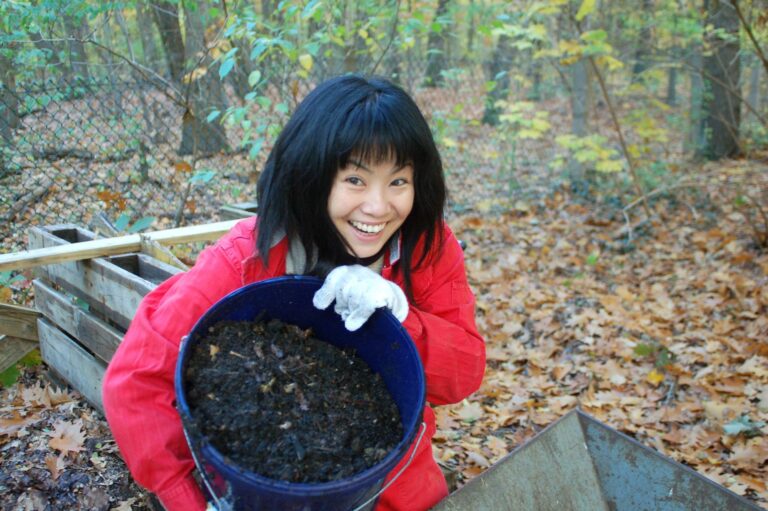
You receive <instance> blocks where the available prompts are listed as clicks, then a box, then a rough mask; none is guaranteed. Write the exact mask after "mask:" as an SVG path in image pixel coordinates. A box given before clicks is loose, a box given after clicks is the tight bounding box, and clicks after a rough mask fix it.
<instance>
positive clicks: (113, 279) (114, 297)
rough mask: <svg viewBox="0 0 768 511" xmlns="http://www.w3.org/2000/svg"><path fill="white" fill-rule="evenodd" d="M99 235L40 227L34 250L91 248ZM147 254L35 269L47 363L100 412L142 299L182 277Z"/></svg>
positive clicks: (33, 231) (31, 242)
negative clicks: (114, 361)
mask: <svg viewBox="0 0 768 511" xmlns="http://www.w3.org/2000/svg"><path fill="white" fill-rule="evenodd" d="M95 237H96V235H95V234H94V233H93V232H91V231H88V230H86V229H82V228H80V227H78V226H76V225H69V224H67V225H57V226H49V227H35V228H32V229H30V232H29V246H30V247H33V248H35V249H40V248H48V247H63V246H67V245H68V244H74V243H88V242H89V240H93V239H95ZM181 271H182V270H180V269H179V268H176V267H174V266H171V265H169V264H166V263H164V262H161V261H159V260H157V259H155V258H153V257H150V256H148V255H146V254H120V255H116V256H111V257H103V258H96V259H90V260H77V261H63V262H60V263H56V264H49V265H46V266H41V267H38V268H36V269H35V272H34V273H35V277H36V278H35V280H34V282H33V285H34V288H35V306H36V309H37V310H38V311H39V313H40V314H42V316H43V317H41V318H40V319H38V320H37V333H38V336H39V339H40V351H41V354H42V357H43V360H44V361H45V362H46V363H47V364H48V365H49V366H50V368H51V369H52V370H53V372H54V373H55V375H56V376H58V377H60V378H61V379H62V380H63V381H66V382H67V383H68V384H69V385H71V386H72V387H73V388H75V389H76V390H77V391H79V392H80V393H81V394H82V395H83V397H85V399H86V400H88V401H89V402H90V403H92V404H93V405H94V406H95V407H97V408H99V409H101V407H102V401H101V383H102V380H103V377H104V371H105V370H106V367H107V364H108V363H109V360H110V359H111V358H112V355H113V354H114V353H115V350H116V349H117V347H118V346H119V345H120V342H121V341H122V338H123V335H124V334H125V330H126V329H127V328H128V326H129V325H130V322H131V320H132V319H133V316H134V314H135V313H136V309H137V308H138V306H139V303H140V302H141V300H142V299H143V297H144V296H145V295H146V294H147V293H149V292H150V291H151V290H152V289H154V288H155V287H156V286H157V285H158V284H160V283H161V282H163V281H164V280H166V279H168V278H169V277H171V276H173V275H176V274H177V273H179V272H181Z"/></svg>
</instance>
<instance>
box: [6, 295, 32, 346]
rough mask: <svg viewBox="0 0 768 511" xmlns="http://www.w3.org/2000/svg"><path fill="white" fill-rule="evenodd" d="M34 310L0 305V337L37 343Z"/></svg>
mask: <svg viewBox="0 0 768 511" xmlns="http://www.w3.org/2000/svg"><path fill="white" fill-rule="evenodd" d="M39 317H40V313H39V312H37V311H36V310H35V309H30V308H27V307H21V306H18V305H11V304H8V303H0V335H7V336H10V337H17V338H19V339H27V340H30V341H35V342H37V318H39Z"/></svg>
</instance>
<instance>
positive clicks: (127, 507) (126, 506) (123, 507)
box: [109, 497, 136, 511]
mask: <svg viewBox="0 0 768 511" xmlns="http://www.w3.org/2000/svg"><path fill="white" fill-rule="evenodd" d="M134 502H136V498H135V497H131V498H130V499H128V500H124V501H122V502H120V503H119V504H118V505H116V506H115V507H112V508H110V510H109V511H132V510H133V507H132V506H133V503H134Z"/></svg>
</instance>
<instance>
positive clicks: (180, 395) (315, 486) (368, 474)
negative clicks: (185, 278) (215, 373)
mask: <svg viewBox="0 0 768 511" xmlns="http://www.w3.org/2000/svg"><path fill="white" fill-rule="evenodd" d="M297 281H298V282H299V283H302V284H307V285H312V286H315V287H317V288H319V287H320V286H321V285H322V283H323V280H322V279H320V278H319V277H314V276H308V275H283V276H280V277H273V278H269V279H265V280H261V281H258V282H252V283H249V284H246V285H244V286H242V287H239V288H237V289H235V290H233V291H231V292H230V293H228V294H227V295H225V296H224V297H222V298H220V299H219V300H218V301H216V303H214V304H213V305H211V307H210V308H208V310H206V312H205V313H203V315H202V316H200V318H199V319H198V320H197V321H196V322H195V324H194V325H193V327H192V329H191V330H190V335H191V333H192V332H195V331H197V330H198V327H199V326H201V325H203V324H205V322H207V321H208V320H210V318H211V317H212V316H215V314H216V313H217V312H218V310H219V309H220V308H221V307H223V306H225V305H226V303H227V302H228V301H230V300H232V299H234V298H235V297H237V296H238V295H240V294H244V293H248V292H249V291H250V290H251V289H253V288H257V287H259V288H261V287H264V288H266V287H274V286H280V285H284V284H286V283H288V282H297ZM374 315H380V316H381V319H379V321H385V322H387V324H388V325H389V326H390V327H391V328H393V329H394V330H396V331H398V332H399V333H400V334H401V337H402V339H403V340H404V341H405V342H404V343H403V345H404V347H405V349H406V350H407V351H408V352H409V354H410V355H412V358H413V360H414V361H415V363H416V365H417V368H418V372H417V375H416V377H417V380H418V387H419V389H420V393H419V394H420V395H419V396H418V404H417V406H418V412H417V413H416V414H415V420H413V421H410V422H412V423H409V424H407V425H404V426H403V428H404V430H407V433H406V434H405V435H404V436H403V438H402V439H401V440H400V441H399V442H398V443H397V445H395V446H394V447H393V448H392V449H391V450H390V451H389V452H388V453H387V455H386V456H385V457H384V458H383V459H382V460H381V461H379V462H378V463H376V464H374V465H372V466H371V467H369V468H367V469H365V470H363V471H360V472H357V473H356V474H353V475H352V476H349V477H346V478H344V479H341V480H336V481H327V482H318V483H293V482H289V481H281V480H277V479H271V478H268V477H265V476H262V475H259V474H257V473H256V472H252V471H250V470H247V469H245V468H244V467H241V466H240V465H239V464H237V463H235V462H234V460H230V459H229V458H227V457H226V456H224V455H223V454H222V453H221V452H220V451H219V450H218V449H217V448H216V447H214V446H213V444H211V443H210V440H209V438H208V437H207V436H201V438H199V439H197V440H196V441H195V440H192V437H191V436H189V435H188V438H189V442H188V445H189V448H190V449H195V448H196V449H198V453H201V454H202V453H205V456H204V457H203V458H202V462H203V464H204V465H207V464H211V462H215V463H216V464H218V466H217V467H216V470H217V471H219V472H223V473H226V475H227V476H228V477H232V476H234V477H236V478H237V479H239V480H240V481H241V482H245V483H246V484H247V483H256V484H257V485H260V486H262V487H266V488H267V489H269V490H273V491H280V492H287V493H290V494H293V495H295V496H313V495H317V494H322V495H329V494H333V493H346V492H347V491H348V489H349V487H350V486H354V485H361V486H362V485H370V484H373V483H376V482H377V481H380V480H382V481H383V480H384V479H385V478H386V477H387V475H389V473H390V472H391V471H392V470H393V469H394V468H395V467H396V466H397V464H398V463H399V462H400V461H401V460H402V459H403V457H404V456H405V455H406V454H407V453H408V451H409V449H410V447H411V445H412V443H413V441H414V438H415V437H416V434H417V433H418V431H419V426H420V425H421V424H422V422H423V414H424V407H425V406H426V378H425V375H424V366H423V364H422V362H421V355H419V352H418V350H417V349H416V345H415V343H414V342H413V339H412V338H411V336H410V334H409V333H408V331H407V330H406V329H405V327H404V326H403V325H402V323H400V321H399V320H398V319H397V318H396V317H395V316H394V314H392V312H391V311H390V310H389V309H386V308H382V309H377V310H376V311H375V312H374ZM372 317H373V316H372ZM189 342H192V339H191V337H185V338H184V339H183V340H182V343H181V345H180V346H179V357H178V359H177V361H176V370H175V374H174V391H175V392H174V393H175V397H176V408H177V411H178V413H179V415H180V417H181V419H182V427H183V429H184V431H185V432H188V427H187V422H191V421H192V416H191V413H190V411H189V404H188V403H187V400H186V394H185V393H184V388H183V385H182V383H183V374H184V369H185V367H186V364H185V362H186V360H184V359H183V357H182V356H181V353H182V349H183V348H184V347H185V345H186V344H188V343H189ZM193 443H194V444H196V445H192V444H193ZM209 460H210V461H209ZM388 465H390V466H389V467H387V466H388ZM383 467H387V471H386V473H384V474H382V473H381V469H382V468H383ZM198 468H201V467H198Z"/></svg>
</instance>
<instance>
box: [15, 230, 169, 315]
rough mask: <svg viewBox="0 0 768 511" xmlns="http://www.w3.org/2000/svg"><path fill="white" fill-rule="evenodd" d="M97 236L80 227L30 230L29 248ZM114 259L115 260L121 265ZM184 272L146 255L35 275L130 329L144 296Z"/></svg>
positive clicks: (62, 266)
mask: <svg viewBox="0 0 768 511" xmlns="http://www.w3.org/2000/svg"><path fill="white" fill-rule="evenodd" d="M94 236H95V234H93V233H92V232H90V231H87V230H85V229H81V228H79V227H77V226H70V225H63V226H53V227H47V228H40V227H34V228H32V229H30V231H29V245H30V246H31V247H34V248H42V247H53V246H59V245H63V244H66V243H68V242H77V241H81V240H88V239H89V238H92V237H94ZM111 259H115V263H117V264H115V263H113V262H112V261H111ZM131 260H132V261H131ZM126 268H129V269H132V270H135V271H136V272H138V273H139V274H138V275H137V274H135V273H132V272H131V271H129V270H127V269H126ZM180 271H181V270H180V269H178V268H175V267H173V266H170V265H168V264H165V263H161V262H160V261H157V260H155V259H152V258H150V257H148V256H145V255H143V254H132V255H130V256H114V257H113V258H97V259H90V260H85V261H73V262H66V263H61V264H55V265H48V266H41V267H39V268H36V269H35V276H36V277H37V278H38V279H42V280H46V281H48V282H50V283H52V284H55V285H57V286H60V287H61V288H62V289H63V290H65V291H66V292H68V293H71V294H72V295H74V296H76V297H78V298H80V299H81V300H83V301H85V302H87V303H88V306H89V307H90V309H91V310H93V311H96V312H98V313H99V314H100V315H101V316H102V317H103V318H109V320H110V321H113V322H114V323H115V324H117V325H118V326H119V327H121V328H123V329H127V328H128V325H129V324H130V322H131V319H132V318H133V315H134V313H135V312H136V309H137V308H138V306H139V302H141V299H142V298H143V297H144V295H146V294H147V293H148V292H149V291H151V290H152V289H154V288H155V286H156V285H157V284H158V283H159V282H161V281H162V280H165V279H167V278H168V277H170V276H172V275H175V274H176V273H179V272H180ZM144 276H146V277H147V278H144Z"/></svg>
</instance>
